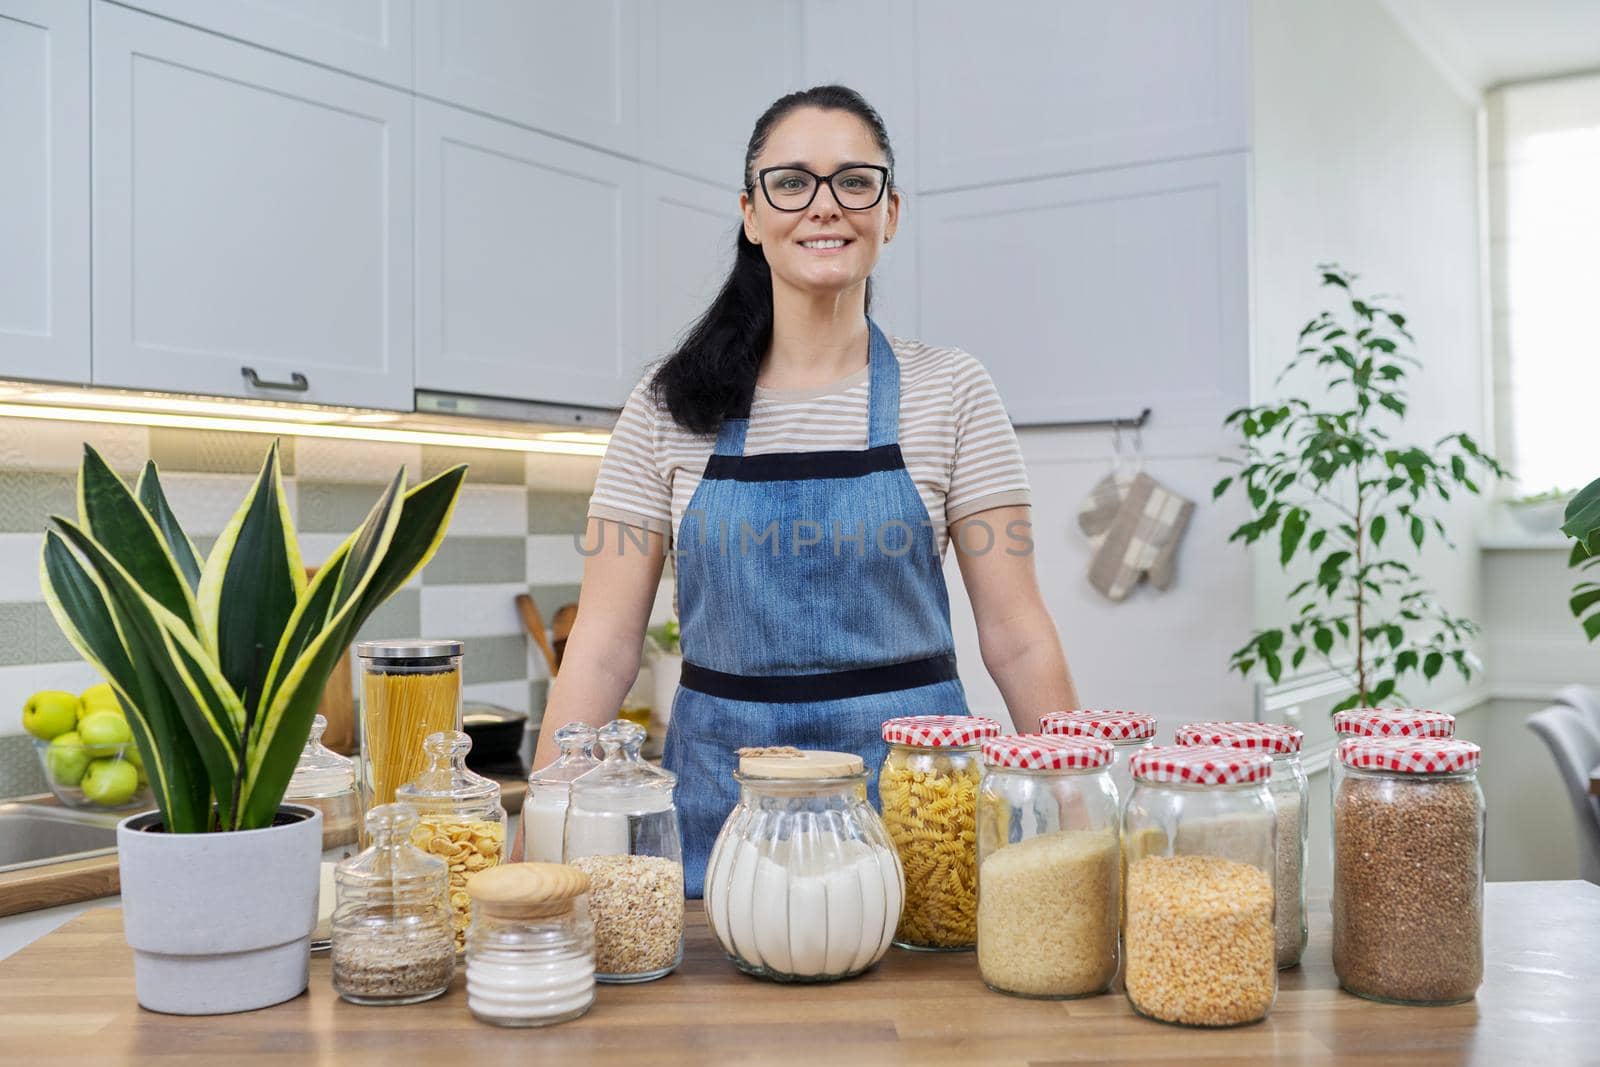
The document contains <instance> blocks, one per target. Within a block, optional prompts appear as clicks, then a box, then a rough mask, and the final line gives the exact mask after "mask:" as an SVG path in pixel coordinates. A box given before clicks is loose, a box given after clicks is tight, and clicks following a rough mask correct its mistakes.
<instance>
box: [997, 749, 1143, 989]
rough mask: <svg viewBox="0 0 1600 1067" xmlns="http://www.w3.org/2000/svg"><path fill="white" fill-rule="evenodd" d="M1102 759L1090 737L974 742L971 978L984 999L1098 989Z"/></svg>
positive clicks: (1111, 956) (1106, 906)
mask: <svg viewBox="0 0 1600 1067" xmlns="http://www.w3.org/2000/svg"><path fill="white" fill-rule="evenodd" d="M1111 760H1112V751H1111V744H1110V743H1109V742H1107V741H1101V740H1098V739H1095V738H1087V737H1051V736H1046V735H1043V734H1022V735H1018V736H1015V737H992V738H989V739H987V740H985V741H984V742H983V763H984V775H983V784H982V785H981V786H980V787H979V789H978V970H979V972H980V973H981V974H982V976H983V981H984V984H986V985H987V986H988V987H989V988H990V989H993V990H996V991H997V992H1001V993H1010V994H1012V995H1013V996H1022V997H1040V998H1050V999H1065V998H1068V997H1089V996H1094V995H1095V994H1097V993H1104V992H1105V991H1106V990H1107V989H1109V988H1110V986H1111V980H1112V978H1114V977H1115V976H1116V973H1117V919H1118V911H1117V895H1118V888H1119V873H1120V872H1119V867H1120V857H1121V848H1120V847H1119V842H1118V839H1119V837H1120V833H1121V828H1120V825H1119V822H1118V814H1117V790H1116V787H1115V786H1113V785H1112V784H1111V778H1110V774H1109V771H1110V767H1111Z"/></svg>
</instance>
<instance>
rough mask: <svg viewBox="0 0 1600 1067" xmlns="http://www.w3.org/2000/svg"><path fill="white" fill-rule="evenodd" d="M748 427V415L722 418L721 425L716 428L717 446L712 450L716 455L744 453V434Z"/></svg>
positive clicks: (739, 454)
mask: <svg viewBox="0 0 1600 1067" xmlns="http://www.w3.org/2000/svg"><path fill="white" fill-rule="evenodd" d="M748 429H750V417H749V416H748V415H747V416H745V417H744V418H742V419H729V418H725V419H723V420H722V426H721V427H720V428H718V430H717V447H716V448H715V449H713V450H712V452H713V454H714V455H718V456H742V455H744V435H745V431H746V430H748Z"/></svg>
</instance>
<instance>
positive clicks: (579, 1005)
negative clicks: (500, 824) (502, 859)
mask: <svg viewBox="0 0 1600 1067" xmlns="http://www.w3.org/2000/svg"><path fill="white" fill-rule="evenodd" d="M467 892H468V893H469V894H470V895H471V897H472V928H471V929H470V930H469V931H468V933H467V1008H468V1010H470V1011H471V1012H472V1014H473V1017H474V1018H476V1019H479V1020H480V1021H482V1022H486V1023H492V1024H494V1025H495V1026H549V1025H551V1024H552V1023H560V1022H566V1021H567V1020H568V1019H576V1018H577V1017H578V1016H580V1015H582V1014H583V1013H584V1012H586V1011H588V1010H589V1006H590V1005H591V1004H593V1003H594V924H593V923H592V922H590V920H589V908H588V904H587V896H588V892H589V878H588V876H587V875H585V874H584V873H583V872H582V871H580V870H578V869H576V868H574V867H567V866H564V865H562V864H559V863H508V864H506V865H504V866H501V867H494V868H491V869H490V870H487V871H481V872H479V873H478V874H475V875H473V876H472V879H471V880H470V881H469V882H468V883H467Z"/></svg>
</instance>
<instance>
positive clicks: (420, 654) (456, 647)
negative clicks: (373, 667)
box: [356, 637, 462, 666]
mask: <svg viewBox="0 0 1600 1067" xmlns="http://www.w3.org/2000/svg"><path fill="white" fill-rule="evenodd" d="M461 647H462V646H461V642H460V641H452V640H449V639H442V638H429V637H403V638H394V637H388V638H384V639H383V640H381V641H362V642H361V643H360V644H358V645H356V655H357V656H359V657H361V658H362V659H371V660H382V661H384V662H388V663H408V664H413V665H416V666H422V665H424V664H429V663H439V664H442V663H443V661H444V660H447V659H449V658H451V657H453V656H459V655H461Z"/></svg>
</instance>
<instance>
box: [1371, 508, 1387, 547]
mask: <svg viewBox="0 0 1600 1067" xmlns="http://www.w3.org/2000/svg"><path fill="white" fill-rule="evenodd" d="M1388 528H1389V520H1388V519H1386V518H1384V517H1383V516H1382V515H1376V516H1374V517H1373V519H1372V522H1371V524H1370V525H1368V527H1367V532H1368V533H1370V534H1371V535H1372V543H1373V545H1374V546H1376V545H1381V544H1383V534H1384V531H1385V530H1387V529H1388Z"/></svg>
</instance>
